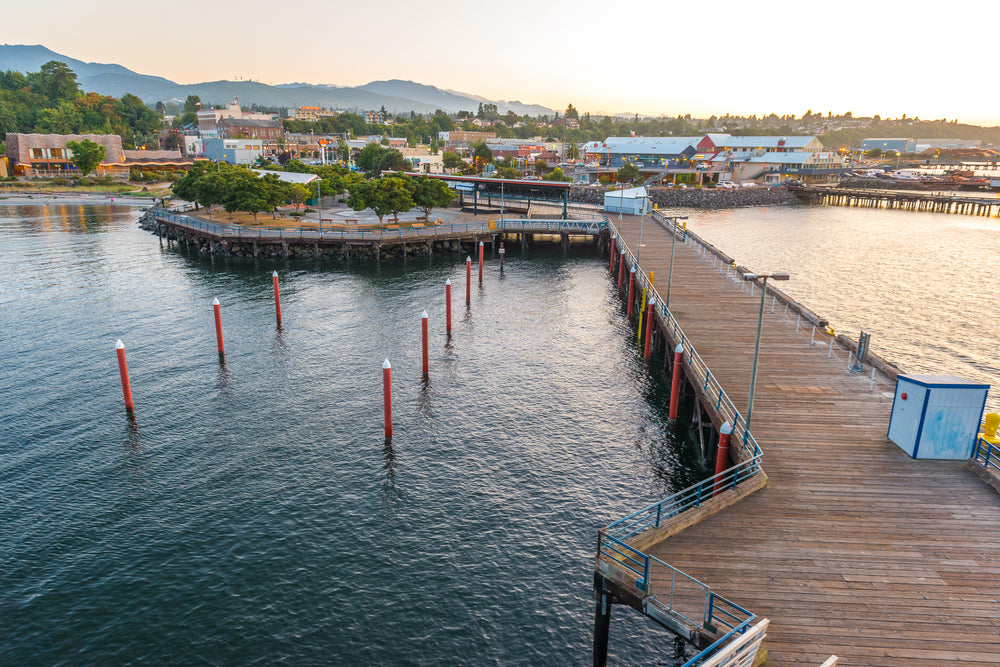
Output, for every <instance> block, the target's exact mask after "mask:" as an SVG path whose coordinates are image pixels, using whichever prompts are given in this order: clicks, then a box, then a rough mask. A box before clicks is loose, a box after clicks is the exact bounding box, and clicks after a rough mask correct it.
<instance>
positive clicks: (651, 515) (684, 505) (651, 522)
mask: <svg viewBox="0 0 1000 667" xmlns="http://www.w3.org/2000/svg"><path fill="white" fill-rule="evenodd" d="M761 458H762V455H761V454H756V455H755V456H752V457H750V458H749V459H747V460H745V461H740V462H739V463H737V464H736V465H734V466H732V467H730V468H728V469H726V470H723V471H722V472H720V473H717V474H715V475H712V476H711V477H709V478H708V479H705V480H702V481H700V482H697V483H695V484H692V485H691V486H689V487H687V488H686V489H684V490H683V491H678V492H677V493H675V494H673V495H672V496H669V497H667V498H664V499H663V500H661V501H659V502H656V503H653V504H652V505H650V506H649V507H645V508H643V509H641V510H639V511H638V512H634V513H632V514H630V515H628V516H627V517H625V518H623V519H619V520H618V521H615V522H613V523H611V524H609V525H608V527H607V528H605V529H604V533H605V534H606V535H609V536H613V537H614V538H616V539H618V540H629V539H631V538H633V537H635V536H636V535H638V534H639V533H641V532H643V531H645V530H649V529H651V528H659V527H660V526H661V525H662V524H663V523H664V522H665V521H667V520H668V519H672V518H673V517H675V516H677V515H678V514H681V513H683V512H686V511H687V510H690V509H694V508H696V507H700V506H701V505H702V503H704V502H705V501H706V500H708V499H709V498H711V497H712V496H713V495H715V494H716V493H721V492H722V491H725V490H727V489H732V488H734V487H736V486H737V485H738V484H740V483H741V482H744V481H746V480H747V479H749V478H751V477H754V476H755V475H757V474H758V473H759V472H760V470H761V467H760V462H761Z"/></svg>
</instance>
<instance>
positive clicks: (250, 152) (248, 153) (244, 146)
mask: <svg viewBox="0 0 1000 667" xmlns="http://www.w3.org/2000/svg"><path fill="white" fill-rule="evenodd" d="M202 142H203V143H204V145H205V157H206V158H208V159H209V160H213V161H216V162H218V161H220V160H221V161H223V162H228V163H229V164H253V163H254V162H256V161H257V158H259V157H260V156H262V155H263V154H264V142H263V140H261V139H218V138H209V139H203V140H202Z"/></svg>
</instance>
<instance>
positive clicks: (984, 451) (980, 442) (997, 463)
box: [972, 438, 1000, 472]
mask: <svg viewBox="0 0 1000 667" xmlns="http://www.w3.org/2000/svg"><path fill="white" fill-rule="evenodd" d="M972 458H974V459H976V460H977V461H979V462H980V463H982V464H983V467H984V468H986V469H987V470H989V469H991V468H992V469H993V470H994V471H997V472H1000V446H997V445H994V444H993V443H992V442H990V441H989V440H987V439H986V438H977V439H976V451H975V453H974V455H973V457H972Z"/></svg>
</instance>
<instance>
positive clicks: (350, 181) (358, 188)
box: [173, 151, 455, 224]
mask: <svg viewBox="0 0 1000 667" xmlns="http://www.w3.org/2000/svg"><path fill="white" fill-rule="evenodd" d="M397 152H398V151H397ZM280 169H281V170H283V171H287V172H295V173H312V174H315V175H316V176H318V177H319V178H318V180H316V181H313V182H312V183H309V184H308V185H301V184H292V183H286V182H284V181H281V180H280V179H279V178H278V176H277V174H276V173H267V174H264V175H258V174H257V173H256V172H253V171H250V170H249V169H246V168H244V167H240V166H233V165H229V164H227V163H225V162H217V163H212V162H209V161H207V160H204V161H198V162H196V163H195V164H194V166H192V168H191V169H190V170H188V172H187V173H186V174H185V175H184V176H183V177H181V178H180V179H179V180H178V181H177V182H176V183H174V185H173V192H174V195H176V196H177V197H180V198H181V199H184V200H186V201H191V202H196V203H197V204H199V205H200V206H204V207H205V208H206V212H207V213H208V216H209V218H210V219H211V217H212V207H213V206H222V208H223V209H224V210H225V211H226V212H228V213H230V214H232V213H234V212H237V211H243V212H246V213H250V214H251V215H253V217H254V222H255V223H256V222H257V214H259V213H262V212H270V213H271V217H272V218H273V217H276V209H277V207H278V206H281V205H283V204H287V203H293V204H296V205H298V204H300V203H301V202H302V201H304V200H305V199H307V198H310V199H316V198H318V197H319V196H320V195H322V196H326V197H330V196H333V197H340V196H341V195H343V194H345V193H347V198H346V200H345V201H346V203H347V205H348V206H350V207H351V208H352V209H354V210H355V211H362V210H365V209H371V210H372V211H373V212H374V213H375V215H376V216H378V219H379V224H382V223H383V220H384V218H385V216H387V215H392V216H393V218H394V219H395V220H396V221H397V222H398V220H399V214H400V213H404V212H406V211H409V210H411V209H414V208H416V209H419V210H420V211H422V212H423V214H424V216H425V217H427V218H429V217H430V214H431V211H433V210H434V209H435V208H441V207H445V206H448V204H449V203H451V200H452V199H454V197H455V193H454V192H452V191H451V189H449V188H448V186H447V185H446V184H445V183H444V182H443V181H439V180H436V179H431V178H428V177H426V176H417V177H413V176H408V175H406V174H403V173H399V172H394V173H390V174H386V175H378V176H375V177H372V178H365V177H364V176H362V175H360V174H358V173H355V172H352V171H350V170H349V169H346V168H344V167H341V166H338V165H333V166H311V165H306V164H303V163H302V162H300V161H298V160H289V161H288V162H287V163H286V164H285V165H283V167H282V168H280ZM278 170H279V168H275V167H272V168H271V171H278Z"/></svg>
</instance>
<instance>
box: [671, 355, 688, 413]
mask: <svg viewBox="0 0 1000 667" xmlns="http://www.w3.org/2000/svg"><path fill="white" fill-rule="evenodd" d="M683 369H684V346H683V345H680V344H678V345H677V347H676V348H674V367H673V369H672V370H671V373H672V375H671V377H670V414H669V415H668V416H669V417H670V418H671V419H677V405H678V403H680V393H681V373H682V372H683Z"/></svg>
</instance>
